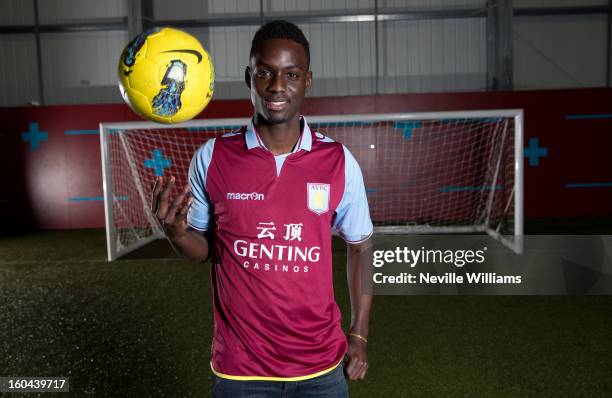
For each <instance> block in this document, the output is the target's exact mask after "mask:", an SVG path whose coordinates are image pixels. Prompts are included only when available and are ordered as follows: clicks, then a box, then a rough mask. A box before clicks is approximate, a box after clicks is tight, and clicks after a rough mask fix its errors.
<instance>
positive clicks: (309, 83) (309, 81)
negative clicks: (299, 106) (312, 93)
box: [306, 69, 312, 91]
mask: <svg viewBox="0 0 612 398" xmlns="http://www.w3.org/2000/svg"><path fill="white" fill-rule="evenodd" d="M311 86H312V71H311V70H310V69H309V70H308V73H306V91H309V90H310V87H311Z"/></svg>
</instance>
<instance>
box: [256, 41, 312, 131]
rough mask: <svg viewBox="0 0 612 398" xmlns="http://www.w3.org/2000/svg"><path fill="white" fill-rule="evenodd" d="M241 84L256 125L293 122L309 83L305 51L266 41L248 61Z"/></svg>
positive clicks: (292, 44)
mask: <svg viewBox="0 0 612 398" xmlns="http://www.w3.org/2000/svg"><path fill="white" fill-rule="evenodd" d="M245 80H246V83H247V86H248V87H249V88H250V90H251V101H252V102H253V106H254V107H255V113H256V118H257V119H258V120H257V121H258V122H264V121H265V122H267V123H269V124H283V123H287V122H290V121H293V120H297V118H298V116H299V112H300V108H301V106H302V101H303V100H304V95H305V94H306V90H307V89H309V88H310V85H311V83H312V72H311V71H310V70H309V68H308V58H307V55H306V50H305V49H304V47H302V45H301V44H299V43H296V42H294V41H293V40H288V39H268V40H266V41H265V42H264V43H263V45H262V46H261V48H260V49H259V51H257V52H256V53H255V54H254V55H253V57H251V60H250V65H249V66H247V68H246V73H245ZM261 118H263V119H264V120H261Z"/></svg>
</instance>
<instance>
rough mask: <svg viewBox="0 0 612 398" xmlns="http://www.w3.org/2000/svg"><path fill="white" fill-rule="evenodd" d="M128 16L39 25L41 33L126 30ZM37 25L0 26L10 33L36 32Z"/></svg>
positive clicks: (0, 31)
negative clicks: (84, 21)
mask: <svg viewBox="0 0 612 398" xmlns="http://www.w3.org/2000/svg"><path fill="white" fill-rule="evenodd" d="M126 29H127V18H125V17H123V18H105V19H97V20H92V21H90V22H86V23H65V24H49V25H39V26H38V31H39V32H40V33H63V32H95V31H104V30H126ZM36 30H37V28H36V25H13V26H0V34H1V33H8V34H15V33H35V32H36Z"/></svg>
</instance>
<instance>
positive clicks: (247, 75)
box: [244, 66, 251, 90]
mask: <svg viewBox="0 0 612 398" xmlns="http://www.w3.org/2000/svg"><path fill="white" fill-rule="evenodd" d="M244 82H245V83H246V85H247V87H248V88H249V90H250V89H251V67H250V66H247V67H246V69H245V70H244Z"/></svg>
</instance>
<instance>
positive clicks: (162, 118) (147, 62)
mask: <svg viewBox="0 0 612 398" xmlns="http://www.w3.org/2000/svg"><path fill="white" fill-rule="evenodd" d="M118 72H119V90H121V96H122V97H123V99H124V100H125V102H127V103H128V105H129V106H130V107H131V108H132V110H133V111H134V112H136V113H137V114H139V115H140V116H142V117H144V118H146V119H149V120H153V121H155V122H159V123H180V122H184V121H186V120H189V119H191V118H193V117H195V116H196V115H197V114H198V113H200V112H201V111H202V110H203V109H204V108H205V107H206V105H208V103H209V102H210V99H211V98H212V95H213V90H214V81H215V74H214V69H213V63H212V60H211V58H210V55H208V53H207V52H206V51H205V50H204V48H203V47H202V45H201V44H200V42H199V41H198V39H196V38H195V37H193V36H192V35H190V34H189V33H186V32H183V31H181V30H178V29H173V28H167V27H166V28H154V29H151V30H148V31H146V32H143V33H141V34H139V35H138V36H136V37H135V38H134V39H133V40H132V41H131V42H130V43H129V44H128V45H127V47H126V48H125V49H124V50H123V52H122V53H121V58H120V59H119V70H118Z"/></svg>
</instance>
